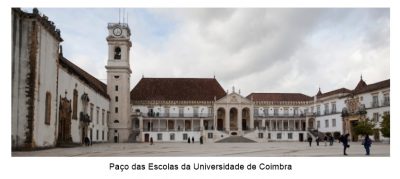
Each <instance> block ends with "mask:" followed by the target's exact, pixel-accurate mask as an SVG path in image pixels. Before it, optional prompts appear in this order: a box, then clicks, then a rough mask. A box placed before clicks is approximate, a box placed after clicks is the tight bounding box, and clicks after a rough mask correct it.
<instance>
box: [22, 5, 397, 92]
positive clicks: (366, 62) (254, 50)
mask: <svg viewBox="0 0 400 179" xmlns="http://www.w3.org/2000/svg"><path fill="white" fill-rule="evenodd" d="M25 10H26V11H28V12H31V11H32V9H25ZM39 11H40V12H41V13H43V14H45V15H46V16H48V17H49V20H51V21H54V23H55V25H56V26H57V28H59V29H60V30H61V36H62V38H63V39H64V41H63V42H62V43H61V44H62V46H63V54H64V56H65V57H66V58H67V59H69V60H70V61H72V62H73V63H75V64H77V65H78V66H80V67H81V68H82V69H84V70H86V71H87V72H89V73H90V74H92V75H93V76H95V77H97V78H98V79H100V80H101V81H103V82H104V83H106V78H107V76H106V70H105V68H104V66H105V65H106V62H107V60H108V59H107V57H108V56H107V54H108V47H107V41H106V37H107V35H108V34H107V33H108V31H107V23H109V22H119V21H121V22H122V21H125V22H128V24H129V26H130V29H131V33H132V36H131V41H132V46H133V47H132V48H131V51H130V64H131V69H132V76H131V88H133V87H134V86H135V85H136V84H137V83H138V81H139V80H140V79H141V78H142V77H143V76H144V77H161V78H162V77H177V78H213V77H214V76H215V78H216V79H217V80H218V81H219V83H220V84H221V86H222V87H223V88H224V89H225V90H229V91H232V86H234V87H235V89H236V90H238V89H240V90H241V94H242V95H243V96H247V95H248V94H250V93H252V92H280V93H303V94H306V95H310V96H313V95H315V94H316V93H317V91H318V88H321V91H322V92H323V93H324V92H328V91H332V90H335V89H338V88H342V87H345V88H348V89H354V88H355V86H356V85H357V83H358V81H359V80H360V76H361V75H362V77H363V79H364V80H365V81H366V83H367V84H371V83H375V82H378V81H382V80H386V79H389V78H390V71H389V70H390V66H389V65H390V10H389V9H388V8H375V9H368V8H343V9H333V8H321V9H318V8H312V9H305V8H294V9H287V8H260V9H258V8H251V9H234V8H225V9H219V8H210V9H201V8H192V9H185V8H183V9H168V8H161V9H155V8H152V9H145V8H135V9H112V8H107V9H100V8H95V9H93V8H92V9H85V8H77V9H68V8H67V9H66V8H61V9H60V8H39ZM119 12H121V13H122V12H124V14H127V15H126V16H127V18H122V17H120V16H119ZM119 17H120V18H119Z"/></svg>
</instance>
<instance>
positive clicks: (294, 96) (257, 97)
mask: <svg viewBox="0 0 400 179" xmlns="http://www.w3.org/2000/svg"><path fill="white" fill-rule="evenodd" d="M247 98H248V99H250V100H251V99H252V98H253V101H311V100H313V98H312V97H310V96H307V95H304V94H301V93H251V94H249V95H248V96H247Z"/></svg>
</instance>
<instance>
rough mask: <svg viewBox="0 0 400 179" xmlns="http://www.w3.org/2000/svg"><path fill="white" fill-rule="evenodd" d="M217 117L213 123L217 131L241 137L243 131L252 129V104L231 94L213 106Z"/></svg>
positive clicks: (235, 94)
mask: <svg viewBox="0 0 400 179" xmlns="http://www.w3.org/2000/svg"><path fill="white" fill-rule="evenodd" d="M214 107H215V110H216V111H217V115H215V118H214V121H215V123H216V126H217V130H219V131H225V132H227V133H228V134H230V135H243V134H244V131H246V130H252V129H253V128H254V119H253V115H252V110H250V109H253V104H252V102H251V101H250V100H249V99H247V98H245V97H243V96H241V95H240V94H238V93H235V92H232V93H230V94H228V95H226V96H225V97H223V98H221V99H219V100H218V101H216V102H215V104H214Z"/></svg>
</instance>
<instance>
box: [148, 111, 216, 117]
mask: <svg viewBox="0 0 400 179" xmlns="http://www.w3.org/2000/svg"><path fill="white" fill-rule="evenodd" d="M142 116H143V117H148V118H211V117H213V113H158V112H148V113H142Z"/></svg>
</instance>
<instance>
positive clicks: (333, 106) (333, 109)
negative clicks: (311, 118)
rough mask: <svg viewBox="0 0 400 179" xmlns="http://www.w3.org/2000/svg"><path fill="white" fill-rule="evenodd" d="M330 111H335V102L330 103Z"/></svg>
mask: <svg viewBox="0 0 400 179" xmlns="http://www.w3.org/2000/svg"><path fill="white" fill-rule="evenodd" d="M331 108H332V113H336V102H333V103H331Z"/></svg>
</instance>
